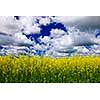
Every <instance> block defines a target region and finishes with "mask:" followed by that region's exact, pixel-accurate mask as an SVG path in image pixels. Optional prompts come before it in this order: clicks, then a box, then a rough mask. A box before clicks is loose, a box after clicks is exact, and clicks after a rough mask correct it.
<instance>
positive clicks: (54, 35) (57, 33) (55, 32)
mask: <svg viewBox="0 0 100 100" xmlns="http://www.w3.org/2000/svg"><path fill="white" fill-rule="evenodd" d="M50 33H51V35H50V37H52V38H59V37H61V36H62V35H64V34H66V32H65V31H63V30H61V29H52V30H51V31H50Z"/></svg>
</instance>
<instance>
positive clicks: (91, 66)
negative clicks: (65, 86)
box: [0, 55, 100, 83]
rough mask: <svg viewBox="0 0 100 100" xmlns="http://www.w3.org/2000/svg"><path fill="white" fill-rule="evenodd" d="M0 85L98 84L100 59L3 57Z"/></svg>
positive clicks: (91, 57)
mask: <svg viewBox="0 0 100 100" xmlns="http://www.w3.org/2000/svg"><path fill="white" fill-rule="evenodd" d="M0 82H1V83H4V82H6V83H97V82H100V57H99V56H98V57H94V56H85V57H82V56H74V57H68V58H50V57H37V56H33V57H29V56H22V55H20V56H19V57H18V58H17V57H11V56H0Z"/></svg>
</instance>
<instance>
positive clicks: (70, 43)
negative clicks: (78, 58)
mask: <svg viewBox="0 0 100 100" xmlns="http://www.w3.org/2000/svg"><path fill="white" fill-rule="evenodd" d="M8 54H13V55H15V56H16V55H17V54H24V55H28V54H30V55H32V56H33V55H39V56H50V57H66V56H73V55H82V56H85V55H100V17H99V16H0V55H8Z"/></svg>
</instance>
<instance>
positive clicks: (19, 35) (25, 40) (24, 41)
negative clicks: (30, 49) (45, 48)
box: [14, 32, 34, 45]
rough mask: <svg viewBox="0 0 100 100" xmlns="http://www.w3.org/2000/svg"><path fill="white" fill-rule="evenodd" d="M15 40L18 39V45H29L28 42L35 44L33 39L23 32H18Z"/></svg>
mask: <svg viewBox="0 0 100 100" xmlns="http://www.w3.org/2000/svg"><path fill="white" fill-rule="evenodd" d="M14 40H15V41H16V43H18V45H21V44H22V45H27V44H33V42H34V41H33V42H32V41H31V40H29V39H28V38H27V37H26V36H25V35H22V33H21V32H19V33H16V34H15V35H14Z"/></svg>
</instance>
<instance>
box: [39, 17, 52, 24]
mask: <svg viewBox="0 0 100 100" xmlns="http://www.w3.org/2000/svg"><path fill="white" fill-rule="evenodd" d="M49 23H50V18H49V17H46V18H40V20H39V24H40V25H47V24H49Z"/></svg>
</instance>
